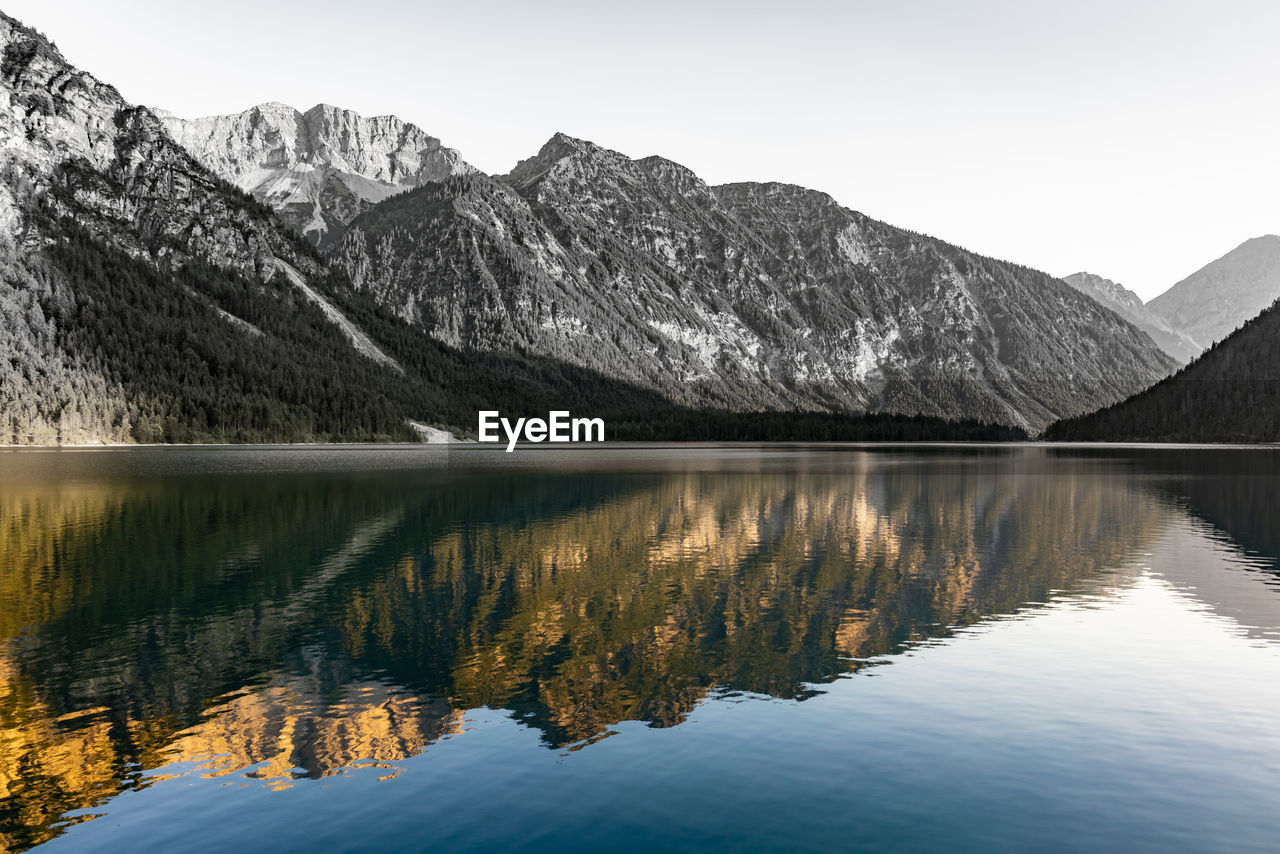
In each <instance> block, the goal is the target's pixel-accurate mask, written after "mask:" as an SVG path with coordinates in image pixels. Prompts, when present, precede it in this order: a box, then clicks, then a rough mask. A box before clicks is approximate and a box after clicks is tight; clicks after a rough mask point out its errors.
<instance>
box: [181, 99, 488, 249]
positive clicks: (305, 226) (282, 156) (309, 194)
mask: <svg viewBox="0 0 1280 854" xmlns="http://www.w3.org/2000/svg"><path fill="white" fill-rule="evenodd" d="M163 120H164V123H165V125H166V127H167V128H168V130H169V132H170V133H171V134H172V135H173V137H174V139H176V140H177V141H178V142H179V143H181V144H182V145H183V146H184V147H185V148H186V149H187V150H188V151H190V152H191V153H192V154H193V155H194V156H195V157H196V158H197V159H198V160H199V161H200V162H201V163H202V164H204V165H205V166H206V167H208V168H209V169H210V170H212V171H213V172H215V173H216V174H218V175H221V176H222V177H224V178H226V179H227V180H228V181H231V182H232V183H233V184H235V185H236V186H237V187H239V188H240V189H242V190H244V191H245V192H248V193H251V194H252V195H253V196H254V197H255V198H257V199H258V200H259V201H262V202H264V203H266V204H268V205H270V206H271V207H272V208H273V209H275V210H276V212H277V213H279V214H280V217H281V218H282V219H283V220H284V221H285V222H286V223H287V224H288V225H290V226H292V227H293V228H294V229H295V230H296V231H298V232H299V233H300V234H304V235H306V236H307V237H308V238H310V239H311V240H313V241H315V242H317V243H320V244H322V245H323V244H326V243H329V242H332V241H334V240H336V239H337V238H339V237H340V236H341V234H342V232H343V230H344V229H345V227H346V224H347V223H348V222H350V221H351V220H352V219H353V218H354V217H356V216H357V215H358V214H360V213H361V212H363V211H365V210H367V209H368V208H369V207H370V206H371V205H373V204H376V203H377V202H380V201H382V200H383V199H386V198H389V197H390V196H393V195H395V194H396V193H400V192H403V191H404V190H407V189H410V188H413V187H417V186H419V185H421V184H423V183H425V182H427V181H440V180H443V179H445V178H448V177H450V176H452V175H465V174H468V173H470V172H473V171H474V170H473V169H472V167H471V166H469V165H467V164H466V163H464V162H463V161H462V160H461V158H460V157H459V156H458V153H457V152H456V151H454V150H453V149H451V148H445V147H444V146H442V145H441V144H440V140H438V139H436V138H435V137H433V136H430V135H429V134H427V133H426V132H424V131H423V130H422V129H421V128H418V127H417V126H415V125H412V124H409V123H407V122H403V121H401V120H400V119H398V118H396V117H395V116H374V117H371V118H366V117H364V116H361V115H359V114H358V113H355V112H352V111H351V110H343V109H339V108H338V107H331V106H329V105H328V104H317V105H316V106H314V107H312V108H311V109H309V110H307V111H306V112H305V113H304V112H300V111H298V110H296V109H294V108H293V107H290V106H287V105H285V104H278V103H268V104H261V105H259V106H256V107H252V108H251V109H248V110H245V111H244V112H242V113H235V114H233V115H229V116H209V117H207V118H201V119H190V120H187V119H182V118H178V117H177V116H173V115H170V114H167V113H166V114H163Z"/></svg>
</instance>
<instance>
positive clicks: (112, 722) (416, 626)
mask: <svg viewBox="0 0 1280 854" xmlns="http://www.w3.org/2000/svg"><path fill="white" fill-rule="evenodd" d="M1278 559H1280V449H1269V448H1256V449H1238V450H1229V449H1212V450H1211V449H1187V448H1165V449H1161V448H1141V447H1130V448H1123V449H1116V448H1092V449H1079V448H1063V447H1052V446H1034V445H1031V446H1001V447H925V446H910V447H877V448H865V447H823V446H818V447H794V448H791V447H742V446H737V447H715V446H698V447H689V446H686V447H662V448H658V447H643V448H642V447H634V448H627V447H617V446H611V445H606V446H601V447H599V448H579V449H573V450H559V449H557V450H552V449H548V448H538V449H521V450H518V451H517V452H516V453H514V454H504V453H502V452H501V451H500V450H496V449H493V448H483V449H482V448H478V447H472V448H440V447H425V446H415V447H412V448H408V447H405V448H388V447H378V448H366V447H291V448H221V447H217V448H133V449H121V450H92V451H75V450H61V451H52V450H50V451H40V450H23V451H5V452H0V834H2V836H0V849H4V850H10V851H21V850H25V849H29V848H31V847H34V846H38V845H39V846H42V847H41V849H40V850H41V851H44V850H49V851H165V852H171V851H219V850H236V851H239V852H250V851H273V852H275V851H290V850H310V851H397V850H403V851H419V850H427V849H429V850H441V851H548V852H550V851H554V852H571V851H706V850H709V849H728V850H736V851H778V850H788V851H832V850H861V851H886V852H898V851H937V850H944V849H945V850H949V851H1027V850H1037V851H1075V850H1086V849H1090V850H1096V849H1111V850H1124V851H1161V852H1164V851H1267V852H1274V851H1276V850H1277V848H1278V847H1280V712H1278V710H1280V569H1278V564H1277V560H1278Z"/></svg>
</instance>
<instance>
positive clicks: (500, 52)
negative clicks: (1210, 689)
mask: <svg viewBox="0 0 1280 854" xmlns="http://www.w3.org/2000/svg"><path fill="white" fill-rule="evenodd" d="M0 7H2V8H3V9H4V11H6V12H8V13H9V14H11V15H14V16H15V17H17V18H19V19H21V20H23V21H24V22H26V23H27V24H30V25H31V26H34V27H36V28H37V29H39V30H41V31H42V32H44V33H45V34H46V35H48V36H49V37H51V38H52V39H53V40H54V41H55V42H56V43H57V44H58V46H59V47H60V48H61V49H62V51H63V53H64V54H65V55H66V56H67V58H68V59H69V60H70V61H71V62H73V63H75V64H76V65H78V66H80V67H81V68H83V69H85V70H87V71H90V72H91V73H93V74H94V75H95V76H97V77H99V78H101V79H103V80H105V81H107V82H109V83H112V84H114V85H115V86H116V87H117V88H118V89H119V90H120V91H121V93H122V94H123V95H124V97H125V98H126V99H128V100H130V101H133V102H135V103H142V104H147V105H148V106H153V107H162V108H165V109H168V110H172V111H173V112H175V113H177V114H179V115H185V116H189V117H194V116H201V115H209V114H214V113H229V112H238V111H240V110H243V109H245V108H247V107H250V106H252V105H254V104H258V103H262V102H264V101H283V102H285V103H289V104H292V105H294V106H295V107H298V108H299V109H304V110H305V109H306V108H308V107H310V106H312V105H313V104H315V103H317V102H325V103H330V104H336V105H339V106H342V107H348V108H350V109H353V110H356V111H358V112H361V113H364V114H366V115H378V114H384V113H394V114H395V115H398V116H400V117H401V118H403V119H405V120H407V121H411V122H413V123H415V124H417V125H419V126H420V127H422V128H423V129H424V130H426V131H427V132H429V133H431V134H433V135H435V136H438V137H440V138H441V139H443V140H444V142H445V144H446V145H449V146H452V147H454V148H457V149H459V150H460V151H461V153H462V156H463V157H464V158H465V159H466V160H468V161H469V162H471V163H473V164H474V165H476V166H477V167H479V168H480V169H483V170H484V171H486V172H490V173H502V172H506V171H508V170H509V169H510V168H511V167H512V166H513V165H514V164H515V162H516V161H517V160H519V159H521V158H523V157H527V156H529V155H531V154H533V153H534V152H536V151H537V150H538V148H539V147H541V145H542V144H543V143H544V142H545V141H546V140H547V139H548V138H549V137H550V136H551V135H552V134H553V133H554V132H556V131H563V132H565V133H568V134H570V135H572V136H577V137H582V138H585V139H590V140H592V141H594V142H597V143H599V144H601V145H604V146H607V147H609V148H613V149H617V150H619V151H622V152H623V153H625V154H628V155H630V156H633V157H642V156H645V155H649V154H661V155H663V156H665V157H668V158H670V159H672V160H675V161H677V162H680V163H683V164H684V165H686V166H688V167H690V168H691V169H693V170H694V171H695V172H697V173H698V174H699V175H701V176H702V177H703V178H704V179H705V180H707V181H708V182H710V183H713V184H716V183H723V182H728V181H747V180H757V181H770V180H772V181H786V182H790V183H795V184H801V185H804V186H807V187H813V188H815V189H819V190H824V191H826V192H828V193H830V194H831V195H832V196H834V197H835V198H836V199H837V200H838V201H839V202H840V203H842V204H844V205H846V206H848V207H851V208H854V209H857V210H860V211H862V212H864V213H866V214H868V215H870V216H873V217H876V218H878V219H882V220H885V221H887V222H890V223H893V224H894V225H899V226H903V227H907V228H911V229H915V230H917V231H923V232H927V233H929V234H933V235H936V236H938V237H941V238H943V239H945V240H949V241H951V242H953V243H958V244H960V245H962V246H964V247H966V248H969V249H972V250H975V251H978V252H981V253H983V254H986V255H993V256H996V257H999V258H1005V259H1008V260H1011V261H1017V262H1019V263H1022V264H1026V265H1028V266H1032V267H1037V268H1040V269H1043V270H1046V271H1048V272H1050V273H1053V274H1055V275H1066V274H1068V273H1072V272H1075V271H1077V270H1082V269H1083V270H1089V271H1091V272H1095V273H1099V274H1101V275H1104V276H1107V277H1108V278H1112V279H1115V280H1117V281H1119V282H1121V283H1122V284H1125V285H1127V286H1128V287H1131V288H1133V289H1134V290H1136V291H1137V292H1138V293H1139V294H1140V295H1142V296H1143V297H1144V298H1146V299H1149V298H1151V297H1153V296H1155V295H1156V294H1158V293H1160V292H1161V291H1163V290H1164V289H1165V288H1167V287H1169V286H1170V285H1172V284H1173V283H1174V282H1176V281H1178V280H1179V279H1182V278H1184V277H1185V276H1187V275H1189V274H1190V273H1192V272H1194V271H1195V270H1196V269H1198V268H1199V267H1201V266H1203V265H1204V264H1206V263H1208V262H1209V261H1211V260H1213V259H1214V258H1217V257H1219V256H1220V255H1223V254H1224V253H1226V252H1228V251H1229V250H1231V249H1232V248H1234V247H1235V246H1236V245H1238V244H1239V243H1241V242H1243V241H1244V240H1246V239H1247V238H1250V237H1256V236H1258V235H1260V234H1267V233H1277V232H1280V109H1277V103H1278V102H1280V95H1278V93H1280V48H1277V45H1280V3H1276V2H1264V0H1253V2H1231V1H1230V0H1225V1H1224V0H1218V2H1178V0H1167V2H1145V0H1144V1H1143V2H1118V0H1110V2H1094V1H1093V0H1073V2H1053V3H1048V2H1034V0H1018V1H1017V2H1014V0H1010V1H1009V2H1002V0H982V2H963V0H937V2H927V1H926V0H920V2H909V0H907V2H890V0H877V2H856V0H845V2H811V1H810V0H791V2H787V3H779V2H776V0H772V2H756V0H736V2H720V0H706V2H693V0H688V1H687V2H683V3H682V2H668V0H648V2H633V3H610V2H605V0H599V2H567V1H564V0H562V2H548V3H540V2H536V0H484V1H483V2H475V1H474V0H466V2H464V0H453V2H449V3H437V2H409V0H400V2H396V0H361V2H351V0H344V2H332V0H311V2H305V3H301V2H275V3H273V2H266V0H257V2H245V0H223V2H218V3H201V4H196V3H189V2H182V0H176V2H162V0H137V2H103V0H3V2H0Z"/></svg>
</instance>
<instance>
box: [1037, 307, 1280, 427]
mask: <svg viewBox="0 0 1280 854" xmlns="http://www.w3.org/2000/svg"><path fill="white" fill-rule="evenodd" d="M1044 438H1045V439H1049V440H1052V441H1064V442H1079V441H1088V442H1097V441H1119V442H1280V302H1278V303H1275V304H1273V305H1272V306H1271V307H1270V308H1268V309H1266V310H1265V311H1263V312H1262V314H1260V315H1258V316H1257V317H1255V318H1254V319H1253V320H1251V321H1249V322H1248V323H1246V324H1245V325H1244V326H1242V327H1241V328H1240V329H1238V330H1236V331H1235V332H1234V333H1233V334H1232V335H1230V336H1228V337H1227V338H1225V339H1223V340H1222V341H1220V342H1218V344H1216V345H1215V346H1214V347H1213V348H1212V349H1210V350H1208V351H1206V352H1205V353H1204V354H1203V355H1202V356H1200V358H1199V359H1197V360H1196V361H1194V362H1192V363H1191V364H1190V365H1188V366H1186V367H1185V368H1183V369H1182V370H1181V371H1179V372H1178V373H1176V374H1174V375H1173V376H1171V377H1168V378H1167V379H1165V380H1163V381H1162V382H1159V383H1157V384H1156V385H1154V386H1152V387H1151V388H1149V389H1147V390H1146V391H1144V392H1141V393H1139V394H1137V395H1134V396H1133V397H1131V398H1129V399H1128V400H1125V401H1123V402H1121V403H1118V404H1116V405H1115V406H1110V407H1107V408H1106V409H1102V410H1099V411H1098V412H1094V413H1092V414H1090V415H1085V416H1082V417H1079V418H1070V419H1065V420H1063V421H1059V422H1058V423H1056V424H1053V425H1051V426H1050V427H1049V429H1048V430H1046V431H1045V433H1044Z"/></svg>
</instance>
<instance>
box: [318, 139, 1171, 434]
mask: <svg viewBox="0 0 1280 854" xmlns="http://www.w3.org/2000/svg"><path fill="white" fill-rule="evenodd" d="M328 254H329V257H330V259H331V260H332V262H333V263H334V264H335V265H336V266H337V267H339V268H340V269H341V270H342V271H343V272H344V273H345V274H346V275H347V276H348V277H349V278H350V280H351V282H352V283H353V285H354V286H355V287H356V288H357V289H358V290H359V291H361V292H363V293H368V294H371V295H372V296H373V297H374V298H375V299H376V300H377V301H378V302H379V303H380V304H381V305H383V306H385V307H386V308H388V309H390V310H392V311H394V312H395V313H396V314H397V315H398V316H400V317H401V318H403V319H405V320H406V321H409V322H411V323H414V324H416V325H418V326H419V327H420V328H422V329H424V330H425V331H426V332H428V333H429V334H430V335H432V336H433V337H435V338H437V339H439V340H441V341H443V342H446V343H448V344H451V345H455V346H459V347H462V348H464V349H469V350H480V351H483V350H497V351H502V350H511V349H514V350H517V351H520V352H526V353H535V354H540V355H545V356H552V357H555V358H557V359H561V360H564V361H567V362H569V363H573V364H578V365H584V366H591V367H592V368H594V369H596V370H599V371H601V372H603V373H605V374H607V375H610V376H614V377H618V378H621V379H625V380H627V381H629V382H633V383H635V384H637V385H638V386H641V387H645V388H649V389H653V390H655V391H657V392H659V393H661V394H663V395H665V396H668V397H671V398H672V399H675V400H677V401H679V402H682V403H686V404H693V405H700V406H721V407H725V408H729V409H736V410H749V409H814V410H825V409H830V410H855V411H857V410H864V409H865V410H871V411H894V412H903V413H921V414H926V415H945V416H949V417H968V418H975V419H981V420H987V421H993V422H1001V423H1007V424H1014V425H1020V426H1025V427H1029V428H1031V429H1033V430H1035V429H1039V428H1042V427H1043V426H1045V425H1046V424H1048V423H1050V422H1051V421H1053V420H1055V419H1056V418H1058V417H1059V416H1062V415H1067V414H1074V413H1080V412H1084V411H1089V410H1091V409H1094V408H1097V407H1098V406H1100V405H1105V404H1106V403H1108V402H1113V401H1116V400H1119V399H1122V398H1124V397H1125V396H1126V395H1129V394H1132V393H1133V392H1135V391H1137V390H1139V389H1141V388H1144V387H1146V386H1148V385H1150V384H1151V383H1152V382H1154V381H1156V380H1157V379H1159V378H1160V377H1162V376H1164V375H1166V374H1167V373H1168V371H1169V370H1171V369H1172V367H1173V363H1172V361H1171V360H1170V359H1169V358H1168V357H1166V356H1165V355H1164V354H1163V353H1161V352H1160V351H1159V350H1158V349H1157V348H1156V347H1155V346H1154V344H1153V343H1152V341H1151V339H1150V338H1149V337H1148V336H1146V335H1144V334H1142V333H1141V332H1140V331H1138V330H1137V329H1135V328H1134V326H1132V325H1131V324H1130V323H1128V322H1126V321H1124V320H1122V319H1120V318H1119V317H1118V316H1117V315H1116V314H1115V313H1114V312H1113V311H1111V310H1108V309H1105V308H1103V307H1102V306H1101V305H1099V304H1098V303H1097V302H1095V301H1094V300H1092V299H1089V298H1087V297H1085V296H1084V295H1082V294H1080V293H1078V292H1077V291H1076V290H1074V289H1073V288H1071V287H1070V286H1068V285H1066V284H1064V283H1063V282H1061V281H1060V280H1058V279H1055V278H1053V277H1051V276H1048V275H1046V274H1044V273H1041V272H1038V271H1035V270H1030V269H1027V268H1025V267H1021V266H1018V265H1016V264H1011V263H1007V262H1003V261H996V260H993V259H990V258H984V257H982V256H979V255H976V254H974V253H971V252H968V251H966V250H963V249H960V248H958V247H955V246H952V245H950V244H947V243H944V242H942V241H940V240H936V239H934V238H931V237H926V236H924V235H919V234H914V233H911V232H907V231H904V230H902V229H898V228H894V227H893V226H890V225H886V224H884V223H881V222H877V221H875V220H872V219H870V218H868V217H866V216H863V215H862V214H859V213H856V212H854V211H851V210H848V209H846V208H843V207H841V206H840V205H838V204H836V202H835V201H833V200H832V199H831V197H830V196H827V195H825V194H823V193H820V192H816V191H813V190H806V189H802V188H800V187H794V186H789V185H783V184H735V185H728V186H722V187H710V186H708V185H707V184H705V183H704V182H703V181H702V180H701V179H699V178H698V177H697V176H696V175H695V174H693V173H692V172H690V171H689V170H688V169H686V168H684V167H683V166H680V165H678V164H676V163H673V162H671V161H669V160H665V159H663V158H660V157H648V158H643V159H640V160H632V159H631V158H628V157H626V156H624V155H622V154H619V153H617V152H614V151H609V150H607V149H604V148H601V147H600V146H597V145H594V144H592V143H590V142H586V141H584V140H579V139H574V138H572V137H568V136H565V135H563V134H557V135H556V136H555V137H553V138H552V139H551V140H550V141H549V142H548V143H547V144H546V145H545V146H544V147H543V148H542V149H541V151H539V152H538V154H537V155H536V156H534V157H532V158H529V159H528V160H525V161H522V162H521V163H520V164H519V165H517V167H516V168H515V169H514V170H513V171H512V172H511V173H510V174H509V175H506V176H502V177H500V178H490V177H487V176H484V175H479V174H472V175H466V176H456V177H452V178H449V179H447V180H445V181H443V182H440V183H429V184H425V185H424V186H423V187H421V188H420V189H417V190H415V191H413V192H410V193H405V194H402V195H398V196H395V197H393V198H390V199H387V200H386V201H383V202H381V203H380V204H378V205H375V206H374V207H372V208H370V209H369V210H368V211H366V212H364V213H363V214H361V215H359V216H358V217H356V218H355V219H354V220H352V222H351V224H350V227H349V229H348V231H347V233H346V234H345V235H344V237H343V238H342V239H341V240H340V241H338V242H337V243H336V244H334V245H333V246H332V247H331V248H330V249H329V253H328Z"/></svg>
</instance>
